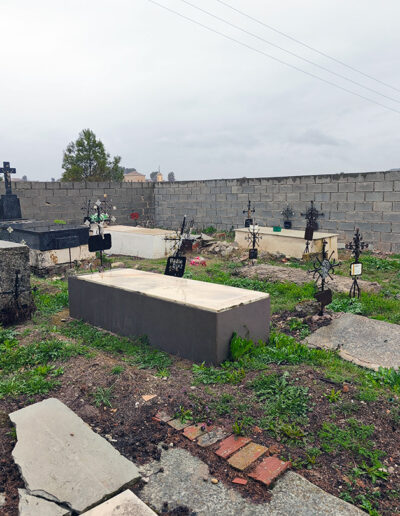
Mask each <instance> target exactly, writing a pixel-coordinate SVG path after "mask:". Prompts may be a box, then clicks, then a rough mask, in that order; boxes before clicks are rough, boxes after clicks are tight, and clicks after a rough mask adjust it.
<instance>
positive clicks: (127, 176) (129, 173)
mask: <svg viewBox="0 0 400 516" xmlns="http://www.w3.org/2000/svg"><path fill="white" fill-rule="evenodd" d="M124 181H125V182H127V183H144V182H145V181H146V176H145V175H144V174H141V173H140V172H138V171H137V170H136V169H135V168H126V169H125V172H124Z"/></svg>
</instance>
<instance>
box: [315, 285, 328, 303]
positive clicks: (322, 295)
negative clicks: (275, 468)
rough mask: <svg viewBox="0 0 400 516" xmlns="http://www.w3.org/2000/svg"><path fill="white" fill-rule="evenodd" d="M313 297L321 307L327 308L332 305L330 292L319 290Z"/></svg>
mask: <svg viewBox="0 0 400 516" xmlns="http://www.w3.org/2000/svg"><path fill="white" fill-rule="evenodd" d="M314 297H315V299H316V300H317V301H318V303H321V306H327V305H329V304H331V303H332V290H330V289H327V290H319V291H318V292H317V293H316V294H315V296H314Z"/></svg>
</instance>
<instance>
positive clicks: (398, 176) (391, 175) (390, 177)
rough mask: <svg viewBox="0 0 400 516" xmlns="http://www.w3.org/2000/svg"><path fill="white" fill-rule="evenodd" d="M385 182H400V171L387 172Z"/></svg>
mask: <svg viewBox="0 0 400 516" xmlns="http://www.w3.org/2000/svg"><path fill="white" fill-rule="evenodd" d="M385 181H400V170H396V171H391V172H385Z"/></svg>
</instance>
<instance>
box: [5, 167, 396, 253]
mask: <svg viewBox="0 0 400 516" xmlns="http://www.w3.org/2000/svg"><path fill="white" fill-rule="evenodd" d="M13 191H14V193H16V194H17V195H18V197H19V198H20V201H21V208H22V216H23V217H24V218H34V219H41V220H55V219H62V220H66V221H67V222H71V223H81V222H82V219H83V215H84V212H83V211H82V210H81V208H82V206H83V205H84V203H85V201H86V200H87V199H91V200H92V201H96V200H97V199H98V198H100V199H101V198H102V196H103V195H104V194H105V193H106V194H107V195H108V199H109V200H110V202H112V204H114V205H115V206H116V207H117V210H116V212H115V216H116V217H117V223H118V224H127V225H132V224H133V222H132V220H131V219H130V217H129V216H130V214H131V213H132V212H134V211H135V212H138V213H139V214H140V219H139V221H138V223H139V224H142V225H145V224H147V223H148V224H152V225H156V226H157V227H164V228H168V229H175V228H178V227H179V226H180V224H181V222H182V217H183V216H184V215H185V214H186V215H187V216H188V217H189V218H193V219H194V221H195V227H197V228H199V229H201V228H205V227H207V226H214V227H216V228H217V229H220V230H229V229H230V228H231V227H232V226H233V227H235V228H236V227H243V224H244V219H245V215H243V210H244V209H246V206H247V201H248V198H249V196H250V199H251V201H252V203H254V206H255V208H256V214H255V215H256V220H257V221H258V223H259V224H262V225H268V226H271V225H276V224H281V225H282V224H283V218H282V216H281V211H282V209H284V208H285V206H286V204H287V203H288V204H289V205H290V206H291V207H292V209H293V211H294V212H295V217H294V218H293V228H294V229H304V227H305V220H304V218H303V217H302V216H301V213H304V212H305V210H306V209H307V207H308V206H309V205H310V201H314V202H315V206H316V207H317V209H318V210H320V211H322V212H323V213H324V214H325V216H324V217H321V219H320V227H321V229H322V230H326V231H330V232H335V233H339V235H340V237H339V241H341V242H346V241H348V240H350V239H351V238H352V236H353V232H354V229H355V228H356V227H359V228H360V230H361V232H362V235H363V237H364V239H365V240H366V241H367V242H370V243H371V244H373V246H374V248H375V249H380V250H382V251H388V252H394V253H400V172H366V173H358V174H328V175H318V176H291V177H275V178H255V179H246V178H243V179H218V180H210V181H179V182H175V183H168V182H165V183H58V182H50V183H44V182H18V183H13ZM0 193H4V182H1V183H0Z"/></svg>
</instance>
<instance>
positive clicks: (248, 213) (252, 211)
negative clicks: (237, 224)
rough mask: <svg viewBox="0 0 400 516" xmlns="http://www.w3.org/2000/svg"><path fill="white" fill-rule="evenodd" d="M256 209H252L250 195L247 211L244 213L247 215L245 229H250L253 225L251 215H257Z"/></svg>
mask: <svg viewBox="0 0 400 516" xmlns="http://www.w3.org/2000/svg"><path fill="white" fill-rule="evenodd" d="M255 212H256V209H255V208H254V207H253V208H252V207H251V201H250V195H249V200H248V203H247V210H243V213H247V219H246V220H245V221H244V227H245V228H249V227H250V226H251V225H252V224H253V219H252V218H251V214H252V213H255Z"/></svg>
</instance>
